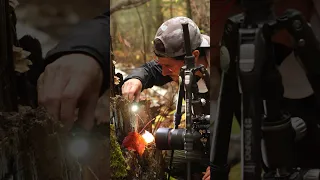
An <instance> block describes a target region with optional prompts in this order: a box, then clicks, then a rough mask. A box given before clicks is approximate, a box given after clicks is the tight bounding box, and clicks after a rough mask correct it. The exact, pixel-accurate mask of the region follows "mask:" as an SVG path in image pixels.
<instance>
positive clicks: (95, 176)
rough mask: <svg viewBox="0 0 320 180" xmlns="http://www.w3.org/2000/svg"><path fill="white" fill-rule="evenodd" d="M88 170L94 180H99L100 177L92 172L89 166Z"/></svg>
mask: <svg viewBox="0 0 320 180" xmlns="http://www.w3.org/2000/svg"><path fill="white" fill-rule="evenodd" d="M87 168H88V170H89V171H90V173H91V174H92V175H93V176H94V178H95V179H96V180H99V178H98V176H97V175H96V174H95V173H94V172H93V171H92V169H91V168H90V167H89V166H87Z"/></svg>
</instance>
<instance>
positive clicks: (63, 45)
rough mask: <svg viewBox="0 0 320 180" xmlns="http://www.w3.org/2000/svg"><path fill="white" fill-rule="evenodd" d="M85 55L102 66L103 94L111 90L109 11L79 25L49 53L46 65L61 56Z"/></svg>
mask: <svg viewBox="0 0 320 180" xmlns="http://www.w3.org/2000/svg"><path fill="white" fill-rule="evenodd" d="M73 53H83V54H85V55H89V56H91V57H93V58H94V59H95V60H96V61H97V62H98V63H99V65H100V66H101V69H102V72H103V83H102V87H101V94H102V93H103V92H104V91H105V90H106V89H108V88H109V83H108V82H109V79H110V77H109V76H110V74H109V70H110V13H109V11H107V12H105V13H103V14H102V15H99V16H97V17H95V18H93V19H91V20H88V21H85V22H82V23H80V24H79V25H77V26H76V27H75V28H74V29H73V30H72V31H71V32H70V33H69V35H68V36H67V37H65V38H63V40H62V41H60V42H59V44H58V45H57V46H56V47H55V48H54V49H52V50H51V51H49V52H48V53H47V56H46V58H45V65H48V64H50V63H52V62H53V61H55V60H56V59H58V58H60V57H61V56H64V55H67V54H73Z"/></svg>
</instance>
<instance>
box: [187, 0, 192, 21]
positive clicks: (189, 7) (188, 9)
mask: <svg viewBox="0 0 320 180" xmlns="http://www.w3.org/2000/svg"><path fill="white" fill-rule="evenodd" d="M187 16H188V18H190V19H192V10H191V2H190V0H187Z"/></svg>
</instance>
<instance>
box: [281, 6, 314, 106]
mask: <svg viewBox="0 0 320 180" xmlns="http://www.w3.org/2000/svg"><path fill="white" fill-rule="evenodd" d="M281 19H282V21H279V24H281V26H282V27H284V28H286V29H287V31H288V32H289V33H290V35H291V36H292V37H293V38H294V40H295V42H296V44H297V47H296V49H295V53H296V54H297V55H298V56H299V57H300V59H301V63H302V66H303V68H304V69H305V71H306V75H307V78H308V80H309V82H310V84H311V87H312V89H313V91H314V93H315V96H316V99H317V103H318V104H319V105H320V83H319V79H320V45H319V42H318V41H317V38H316V36H315V35H314V33H313V31H312V29H311V27H310V26H309V25H308V23H307V21H306V20H305V19H304V18H303V16H302V14H301V13H300V12H298V11H297V10H288V11H286V13H285V15H284V17H282V18H281Z"/></svg>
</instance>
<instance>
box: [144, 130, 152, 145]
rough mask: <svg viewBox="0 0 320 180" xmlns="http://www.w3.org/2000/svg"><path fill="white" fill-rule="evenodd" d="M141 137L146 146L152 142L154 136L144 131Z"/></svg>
mask: <svg viewBox="0 0 320 180" xmlns="http://www.w3.org/2000/svg"><path fill="white" fill-rule="evenodd" d="M142 137H143V139H144V140H145V141H146V143H148V144H149V143H151V142H153V141H154V136H153V135H152V134H151V133H150V132H149V131H145V132H144V133H143V134H142Z"/></svg>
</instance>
